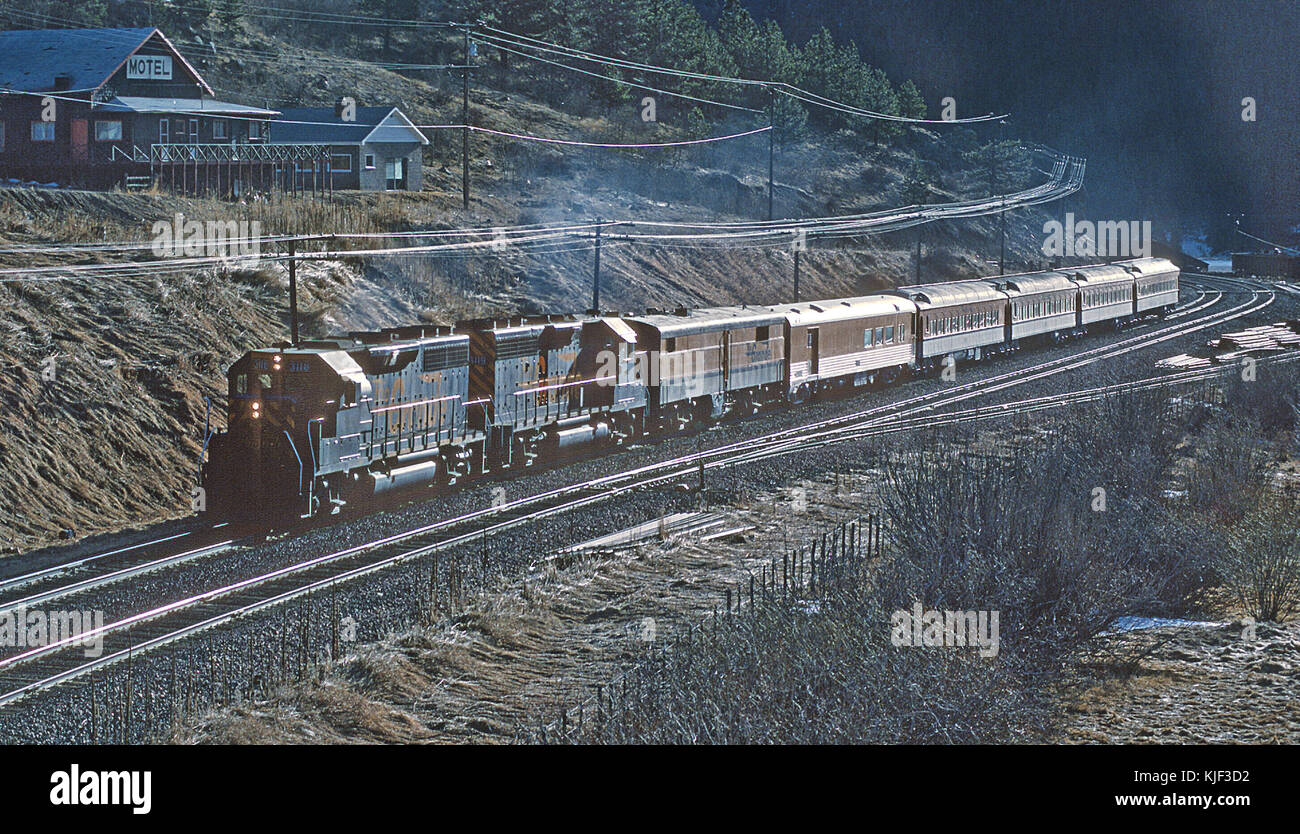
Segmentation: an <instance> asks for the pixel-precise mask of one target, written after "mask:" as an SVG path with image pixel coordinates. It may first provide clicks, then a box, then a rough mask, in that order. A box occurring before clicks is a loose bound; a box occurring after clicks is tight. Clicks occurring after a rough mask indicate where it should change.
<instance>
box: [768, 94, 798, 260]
mask: <svg viewBox="0 0 1300 834" xmlns="http://www.w3.org/2000/svg"><path fill="white" fill-rule="evenodd" d="M775 142H776V96H775V95H773V93H772V88H771V86H769V87H768V88H767V219H768V220H771V219H772V166H773V162H772V159H773V148H772V145H773V144H774V143H775ZM795 257H798V255H796V256H795Z"/></svg>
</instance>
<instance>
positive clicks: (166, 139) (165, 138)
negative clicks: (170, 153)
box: [158, 119, 172, 145]
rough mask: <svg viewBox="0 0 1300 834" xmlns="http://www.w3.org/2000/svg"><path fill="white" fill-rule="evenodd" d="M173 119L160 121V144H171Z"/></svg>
mask: <svg viewBox="0 0 1300 834" xmlns="http://www.w3.org/2000/svg"><path fill="white" fill-rule="evenodd" d="M171 124H172V121H171V119H159V120H158V143H159V144H161V145H166V144H169V143H170V142H171V130H170V128H171Z"/></svg>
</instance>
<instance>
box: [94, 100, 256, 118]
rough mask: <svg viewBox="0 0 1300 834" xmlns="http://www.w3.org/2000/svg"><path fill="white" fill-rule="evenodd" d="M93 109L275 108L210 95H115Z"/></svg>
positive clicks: (211, 111)
mask: <svg viewBox="0 0 1300 834" xmlns="http://www.w3.org/2000/svg"><path fill="white" fill-rule="evenodd" d="M95 109H96V110H99V111H103V112H108V113H179V114H192V115H196V116H198V115H202V116H221V115H232V116H234V115H238V116H263V117H266V118H270V117H271V116H274V115H276V113H278V112H279V111H278V110H266V109H264V108H261V107H253V106H251V105H247V104H235V103H233V102H229V101H217V100H216V99H214V98H153V97H149V96H118V97H117V98H114V99H112V100H110V101H107V102H105V103H103V104H100V105H97V106H96V107H95Z"/></svg>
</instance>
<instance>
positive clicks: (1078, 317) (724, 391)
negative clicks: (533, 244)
mask: <svg viewBox="0 0 1300 834" xmlns="http://www.w3.org/2000/svg"><path fill="white" fill-rule="evenodd" d="M1179 277H1180V273H1179V270H1178V268H1177V267H1176V266H1175V265H1174V264H1173V263H1171V262H1170V261H1168V260H1165V259H1163V258H1139V259H1134V260H1127V261H1117V262H1112V263H1106V264H1096V265H1092V266H1082V267H1066V268H1057V269H1052V270H1047V271H1041V272H1031V273H1024V274H1018V275H1006V276H998V277H989V278H980V279H971V280H961V281H951V282H945V283H932V284H917V285H908V286H900V287H897V288H895V289H891V290H882V291H879V292H877V293H874V294H871V295H865V296H857V297H850V298H837V299H828V300H821V301H811V302H796V303H791V304H780V305H772V306H729V307H715V308H707V309H687V308H679V309H676V310H672V311H666V310H650V311H647V312H646V313H645V314H643V315H630V314H600V313H589V314H585V315H574V314H563V315H542V316H523V317H518V318H510V319H479V320H473V321H464V322H460V323H458V324H456V325H454V326H433V325H417V326H409V327H396V328H389V329H384V330H379V331H368V332H353V333H348V334H346V335H339V336H331V337H328V338H323V339H309V340H300V341H299V342H298V343H297V344H290V343H286V342H282V343H279V344H275V345H273V346H271V347H268V348H263V349H257V350H251V351H249V352H247V353H246V354H244V355H243V356H242V357H240V358H239V360H238V361H236V362H235V363H234V364H233V365H231V366H230V368H229V371H228V373H227V384H228V395H229V397H228V405H227V419H226V426H227V427H226V428H225V429H224V430H217V431H213V432H212V433H210V434H209V435H208V436H207V437H205V438H204V444H203V454H202V457H201V459H200V467H199V486H200V487H201V488H202V489H203V494H204V496H205V500H204V505H205V509H206V510H207V511H208V512H210V513H216V514H219V515H223V516H240V517H249V516H253V517H258V518H262V519H265V518H267V517H270V516H281V515H283V516H299V517H304V518H306V517H312V516H318V515H324V514H333V513H338V512H340V511H341V510H342V509H344V508H345V507H349V506H350V505H362V506H364V505H366V504H367V503H369V502H370V501H371V500H372V499H374V498H375V497H377V496H383V495H385V494H386V493H392V492H397V491H403V490H420V489H429V488H434V489H445V488H448V487H452V486H454V485H455V484H457V483H458V482H460V481H462V480H464V479H466V478H471V477H474V476H477V475H481V474H485V473H489V472H501V473H509V472H511V471H521V470H523V469H526V468H527V467H530V466H534V465H536V464H538V463H545V462H548V461H553V460H558V459H562V458H567V457H572V456H579V455H584V454H596V453H598V452H599V450H601V449H606V448H610V447H617V446H621V445H625V444H628V443H631V442H635V441H637V440H638V439H641V438H645V437H647V436H653V435H666V434H673V433H678V432H684V431H688V430H691V429H692V428H698V427H699V426H701V425H706V424H709V423H712V422H714V421H717V420H720V419H723V418H731V417H743V416H747V415H752V414H756V413H759V412H761V411H764V410H768V409H772V408H775V407H778V406H790V405H795V406H797V405H798V404H800V403H804V402H807V401H808V400H810V399H813V398H816V397H820V396H825V395H827V394H828V393H830V392H834V391H845V390H851V389H854V388H864V387H871V386H880V385H888V384H890V383H893V382H895V381H896V380H899V379H901V378H903V377H905V376H910V375H915V374H926V373H934V372H936V371H938V370H939V369H940V368H941V367H942V366H944V365H947V364H951V363H954V362H978V361H982V360H985V359H988V358H990V357H993V356H997V355H1000V354H1005V353H1008V352H1011V351H1015V350H1019V349H1022V348H1026V347H1033V346H1037V345H1041V344H1044V343H1056V342H1060V341H1061V340H1064V339H1069V338H1073V337H1077V336H1081V335H1084V334H1086V333H1088V332H1090V331H1092V330H1095V329H1099V328H1118V327H1123V326H1126V325H1128V324H1130V323H1133V322H1135V321H1138V320H1141V319H1143V318H1148V317H1163V316H1164V315H1165V314H1166V313H1167V312H1168V311H1169V310H1170V309H1171V308H1172V307H1173V306H1174V305H1176V304H1177V302H1178V295H1179Z"/></svg>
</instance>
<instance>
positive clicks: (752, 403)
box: [626, 307, 785, 428]
mask: <svg viewBox="0 0 1300 834" xmlns="http://www.w3.org/2000/svg"><path fill="white" fill-rule="evenodd" d="M626 321H627V323H628V325H629V326H630V327H631V328H632V330H633V331H634V332H635V333H636V336H637V342H638V345H639V346H640V347H641V348H642V349H644V350H646V351H647V353H648V357H649V367H648V373H647V374H646V377H647V378H646V379H645V383H646V388H647V399H648V402H649V408H650V415H649V419H650V423H651V425H659V426H662V427H665V428H685V427H686V426H687V425H689V424H690V423H691V422H693V421H695V420H698V419H700V418H709V417H715V418H716V417H721V416H722V415H723V414H726V413H728V412H729V411H731V410H733V409H740V410H742V411H753V410H755V409H757V408H759V407H761V406H762V405H764V404H766V403H769V402H772V401H775V400H776V399H778V398H780V396H781V395H782V393H783V392H782V390H781V389H782V387H783V385H784V383H785V336H784V330H785V318H784V317H783V316H781V315H780V314H779V313H775V312H772V311H771V310H770V309H767V308H763V307H714V308H710V309H703V310H686V309H684V308H683V309H681V310H678V311H677V312H676V313H672V314H656V315H646V316H634V317H630V318H628V319H626Z"/></svg>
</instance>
